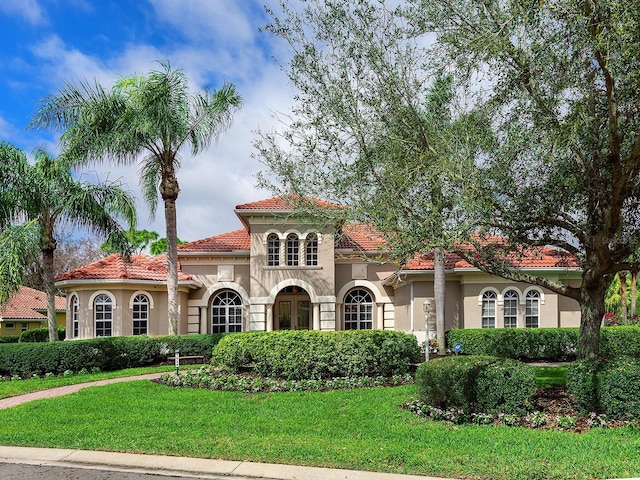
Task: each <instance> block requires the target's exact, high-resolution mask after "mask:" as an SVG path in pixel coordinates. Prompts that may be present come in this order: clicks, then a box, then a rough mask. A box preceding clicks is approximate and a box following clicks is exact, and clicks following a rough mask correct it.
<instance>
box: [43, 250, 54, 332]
mask: <svg viewBox="0 0 640 480" xmlns="http://www.w3.org/2000/svg"><path fill="white" fill-rule="evenodd" d="M53 251H54V250H53V248H43V249H42V264H43V267H44V268H43V271H42V277H43V280H44V291H45V293H46V294H47V328H48V330H49V341H50V342H55V341H57V340H58V330H57V328H56V296H55V286H54V282H53Z"/></svg>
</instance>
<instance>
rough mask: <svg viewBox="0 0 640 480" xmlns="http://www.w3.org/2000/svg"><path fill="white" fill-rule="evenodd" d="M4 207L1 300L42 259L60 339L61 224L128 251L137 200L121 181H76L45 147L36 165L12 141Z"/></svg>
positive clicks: (6, 150)
mask: <svg viewBox="0 0 640 480" xmlns="http://www.w3.org/2000/svg"><path fill="white" fill-rule="evenodd" d="M0 160H1V161H0V163H1V164H2V166H3V168H2V172H0V174H1V175H3V178H2V180H6V182H4V181H3V182H0V183H1V184H2V187H0V193H1V202H0V205H2V209H3V219H2V222H3V223H2V227H3V230H2V232H1V233H0V278H1V279H2V282H0V302H4V301H6V300H7V299H8V298H9V297H10V296H11V295H12V294H13V293H15V291H17V289H18V287H19V286H20V285H21V284H22V281H23V277H24V274H25V272H26V271H27V269H28V268H29V266H30V265H31V264H32V263H33V262H34V261H36V260H38V259H39V260H41V261H42V273H43V285H44V290H45V292H46V293H47V317H48V327H49V338H50V340H51V341H54V340H56V339H57V332H56V323H55V299H54V293H55V292H54V277H53V275H54V255H55V251H56V248H57V240H56V238H57V236H58V232H59V230H60V229H62V228H71V229H74V228H81V229H87V230H89V231H91V232H93V233H95V234H97V235H100V236H103V237H105V238H106V237H108V238H109V239H110V242H111V244H112V245H118V246H120V247H121V249H122V250H121V251H123V252H125V253H127V250H126V246H127V242H126V239H125V237H124V230H125V229H124V228H122V226H121V224H120V222H121V221H123V222H126V223H127V224H128V228H132V227H133V226H134V225H135V221H136V211H135V200H134V198H133V197H132V196H131V194H130V193H129V192H128V191H126V190H125V189H124V188H122V186H121V185H120V184H118V183H98V184H94V183H90V182H83V181H81V180H78V179H75V178H74V177H73V175H72V172H71V169H70V167H69V165H68V164H66V163H65V162H63V161H61V160H56V159H55V158H53V157H51V156H50V155H49V154H47V153H46V152H45V151H44V150H41V149H38V150H36V152H35V163H34V164H33V165H32V164H30V163H29V161H28V160H27V157H26V155H25V154H24V153H23V152H22V151H21V150H19V149H17V148H16V147H14V146H13V145H10V144H8V143H5V142H2V143H1V144H0Z"/></svg>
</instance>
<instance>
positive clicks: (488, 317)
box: [482, 290, 497, 328]
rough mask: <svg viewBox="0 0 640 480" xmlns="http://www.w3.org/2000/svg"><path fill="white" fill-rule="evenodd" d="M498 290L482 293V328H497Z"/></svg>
mask: <svg viewBox="0 0 640 480" xmlns="http://www.w3.org/2000/svg"><path fill="white" fill-rule="evenodd" d="M496 299H497V296H496V292H492V291H491V290H488V291H486V292H484V293H483V294H482V328H496Z"/></svg>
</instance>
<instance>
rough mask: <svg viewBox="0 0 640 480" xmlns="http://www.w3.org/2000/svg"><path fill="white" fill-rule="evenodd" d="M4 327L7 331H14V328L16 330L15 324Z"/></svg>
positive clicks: (7, 324)
mask: <svg viewBox="0 0 640 480" xmlns="http://www.w3.org/2000/svg"><path fill="white" fill-rule="evenodd" d="M4 326H5V328H6V329H7V330H13V329H14V328H16V324H15V323H5V324H4Z"/></svg>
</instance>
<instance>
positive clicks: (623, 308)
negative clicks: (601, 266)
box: [618, 272, 629, 323]
mask: <svg viewBox="0 0 640 480" xmlns="http://www.w3.org/2000/svg"><path fill="white" fill-rule="evenodd" d="M618 276H619V277H620V313H621V314H622V321H623V322H625V323H626V321H627V319H628V318H629V315H628V312H627V272H620V273H618Z"/></svg>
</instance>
